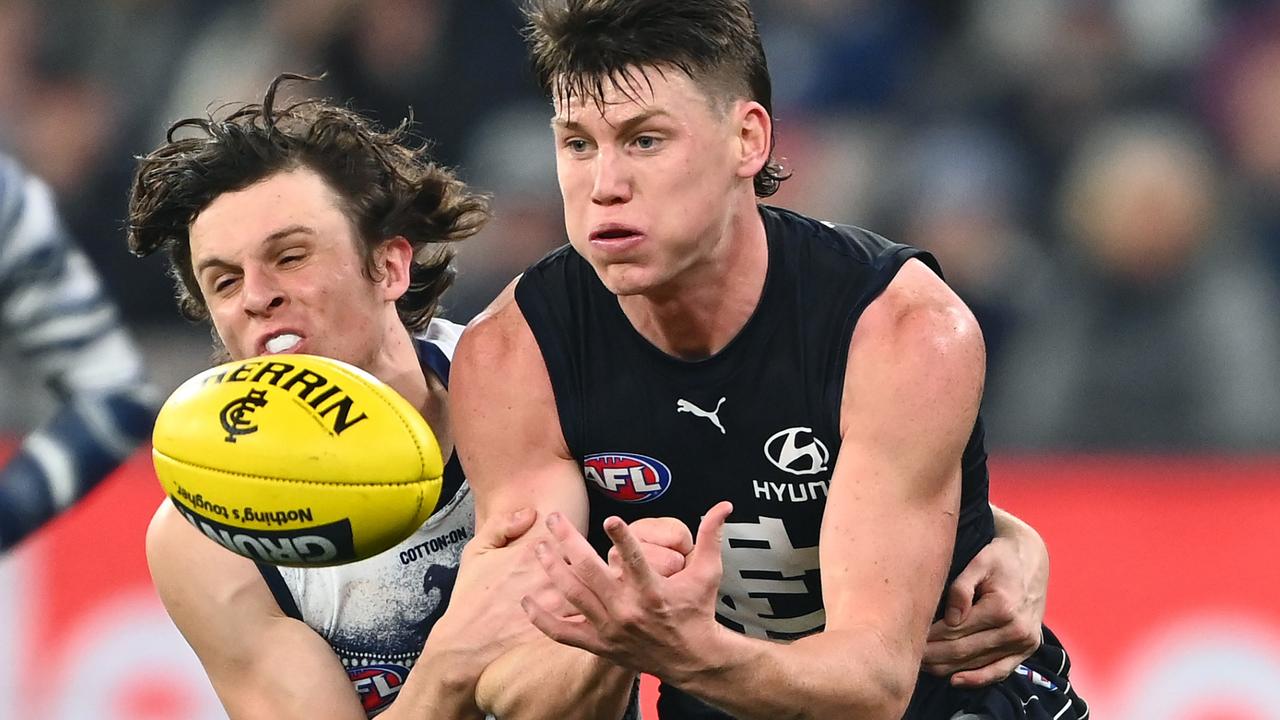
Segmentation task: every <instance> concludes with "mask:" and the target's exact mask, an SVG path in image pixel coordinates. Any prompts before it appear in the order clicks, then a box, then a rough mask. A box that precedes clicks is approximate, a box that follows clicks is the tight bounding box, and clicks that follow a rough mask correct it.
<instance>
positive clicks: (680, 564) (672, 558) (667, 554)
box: [609, 524, 693, 577]
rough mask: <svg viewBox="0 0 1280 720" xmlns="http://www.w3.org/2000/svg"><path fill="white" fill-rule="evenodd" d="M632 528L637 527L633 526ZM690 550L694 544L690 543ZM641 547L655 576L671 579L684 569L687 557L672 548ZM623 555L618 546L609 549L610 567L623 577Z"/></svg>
mask: <svg viewBox="0 0 1280 720" xmlns="http://www.w3.org/2000/svg"><path fill="white" fill-rule="evenodd" d="M632 527H635V525H634V524H632ZM689 546H690V548H692V547H693V543H692V542H690V543H689ZM640 547H641V548H642V549H643V550H644V560H645V562H646V563H648V565H649V567H650V568H651V569H652V570H653V572H654V574H656V575H660V576H662V577H671V576H672V575H675V574H676V573H678V572H680V571H681V570H683V569H684V563H685V557H684V555H683V554H681V553H678V552H676V551H675V550H672V549H671V548H667V547H662V546H660V545H650V544H649V543H647V542H642V543H641V544H640ZM621 563H622V553H621V552H619V551H618V548H617V546H614V547H611V548H609V567H611V568H613V569H614V570H615V571H616V572H617V574H618V575H619V576H621V575H622V568H621Z"/></svg>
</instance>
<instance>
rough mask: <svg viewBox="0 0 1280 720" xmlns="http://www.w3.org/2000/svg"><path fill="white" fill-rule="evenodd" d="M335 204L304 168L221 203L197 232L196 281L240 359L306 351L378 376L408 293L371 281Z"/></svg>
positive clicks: (200, 220)
mask: <svg viewBox="0 0 1280 720" xmlns="http://www.w3.org/2000/svg"><path fill="white" fill-rule="evenodd" d="M338 202H339V201H338V196H337V195H336V194H335V193H334V192H333V190H332V189H331V188H330V187H329V186H328V184H326V183H325V182H324V181H323V180H322V179H321V178H320V176H319V175H317V174H316V173H315V172H314V171H311V170H309V169H298V170H292V171H289V172H281V173H277V174H275V175H272V176H270V177H268V178H266V179H265V180H262V181H261V182H258V183H257V184H255V185H251V186H249V187H247V188H245V189H243V190H239V191H236V192H229V193H224V194H223V195H220V196H218V197H217V198H215V199H214V200H213V202H211V203H210V204H209V206H208V207H207V208H205V209H204V211H203V212H201V213H200V214H199V215H198V216H197V217H196V219H195V221H194V222H193V223H192V224H191V232H190V238H191V263H192V267H193V269H194V271H195V276H196V280H197V282H198V283H199V286H200V291H201V292H202V293H203V295H204V298H205V302H206V304H207V305H208V308H209V314H210V316H211V318H212V320H213V325H214V328H215V329H216V330H217V332H218V337H219V338H221V340H222V342H223V344H224V345H225V346H226V349H227V352H228V353H229V354H230V355H231V357H232V358H233V359H242V358H247V357H253V356H256V355H263V354H275V353H281V352H296V353H297V352H300V353H307V354H311V355H324V356H328V357H333V358H337V359H339V360H344V361H346V362H349V363H352V364H354V365H357V366H359V367H363V368H366V369H372V368H373V367H374V364H375V360H376V358H377V357H378V350H379V348H380V347H382V344H383V341H384V339H385V337H384V333H386V332H387V329H388V327H394V325H389V324H388V322H389V320H390V321H391V322H398V319H396V318H395V317H394V316H395V308H394V302H395V299H396V298H397V297H399V292H403V290H400V291H399V292H396V291H395V289H394V288H393V287H391V285H392V283H388V282H387V281H386V280H385V279H384V280H383V281H374V280H371V279H370V278H369V277H368V276H367V275H366V274H365V272H364V260H363V258H362V257H361V254H360V252H359V249H358V247H357V244H356V243H357V242H358V240H357V238H356V235H355V231H354V229H353V227H352V225H351V222H350V221H349V220H348V219H347V217H346V215H344V214H343V213H342V211H341V210H339V208H338ZM400 242H404V241H400ZM376 253H377V254H376V255H375V258H377V259H379V262H383V258H384V255H385V253H384V251H382V250H379V251H376ZM380 267H381V265H380ZM388 313H390V316H391V317H390V318H389V317H388Z"/></svg>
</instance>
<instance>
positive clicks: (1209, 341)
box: [991, 116, 1280, 452]
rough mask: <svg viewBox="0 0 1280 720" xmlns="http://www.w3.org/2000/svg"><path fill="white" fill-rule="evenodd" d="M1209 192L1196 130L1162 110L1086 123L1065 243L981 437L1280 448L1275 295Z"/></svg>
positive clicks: (1213, 183) (1067, 201) (1092, 446)
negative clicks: (1158, 114)
mask: <svg viewBox="0 0 1280 720" xmlns="http://www.w3.org/2000/svg"><path fill="white" fill-rule="evenodd" d="M1222 191H1223V188H1222V186H1221V179H1220V176H1219V174H1218V170H1217V167H1216V166H1215V164H1214V163H1213V161H1212V159H1211V158H1210V156H1209V154H1208V152H1207V148H1206V146H1205V143H1204V141H1203V139H1202V138H1200V137H1199V136H1198V135H1196V134H1194V133H1193V132H1191V130H1190V129H1189V128H1187V127H1185V126H1183V125H1181V124H1180V123H1177V122H1175V121H1173V120H1172V119H1170V118H1167V117H1155V116H1137V117H1131V118H1125V119H1122V120H1117V121H1113V122H1111V123H1108V124H1104V125H1101V126H1099V127H1097V128H1095V129H1094V130H1093V131H1092V132H1091V134H1090V135H1089V137H1088V138H1086V140H1085V142H1084V144H1083V146H1082V147H1081V149H1080V151H1079V153H1078V155H1077V157H1076V158H1075V161H1074V163H1073V165H1072V167H1071V168H1070V169H1069V171H1068V173H1067V176H1066V181H1065V184H1064V185H1063V189H1062V195H1061V198H1060V218H1061V222H1062V233H1063V236H1064V237H1065V238H1066V239H1067V240H1068V241H1069V243H1070V244H1068V245H1066V246H1064V247H1062V248H1060V249H1059V251H1058V252H1057V254H1056V255H1057V257H1056V258H1055V264H1056V265H1057V268H1056V273H1057V277H1056V279H1055V282H1054V283H1053V286H1052V287H1051V288H1048V289H1047V291H1046V292H1043V293H1041V294H1040V295H1039V301H1040V302H1039V307H1038V308H1037V312H1036V314H1035V316H1034V317H1033V318H1031V319H1030V320H1029V322H1027V323H1026V324H1025V325H1024V326H1023V328H1022V335H1021V337H1019V338H1018V340H1019V343H1018V347H1016V348H1014V349H1013V350H1012V353H1011V355H1010V356H1009V357H1007V358H1005V359H1004V366H1005V367H1004V371H1005V372H1007V373H1008V377H1006V378H1005V379H1004V380H1005V383H1004V385H1003V386H1002V387H1001V388H1000V390H1001V394H1002V397H1000V398H997V399H995V400H993V401H992V403H991V407H992V408H993V409H992V412H991V416H992V418H993V423H992V427H993V431H992V432H993V434H994V435H996V436H998V437H1002V438H1004V441H1005V442H1009V443H1012V444H1016V445H1019V446H1023V447H1035V448H1052V447H1061V446H1069V447H1076V448H1082V449H1087V450H1107V449H1112V450H1128V449H1147V450H1164V451H1176V452H1185V451H1187V450H1191V449H1195V448H1204V447H1217V448H1236V449H1259V448H1266V447H1275V446H1276V444H1277V442H1280V372H1278V371H1277V362H1276V359H1277V358H1278V357H1280V332H1278V331H1280V324H1277V323H1276V322H1275V315H1274V310H1275V308H1276V307H1277V301H1276V298H1275V296H1274V288H1273V287H1271V285H1270V284H1269V278H1268V276H1267V273H1266V269H1265V267H1264V265H1263V263H1262V262H1261V260H1260V258H1259V257H1258V256H1257V254H1256V253H1254V252H1252V249H1251V248H1250V247H1249V246H1248V245H1247V244H1244V243H1240V242H1239V241H1238V239H1237V238H1234V237H1232V236H1231V235H1230V234H1229V233H1228V232H1226V231H1225V229H1224V228H1223V226H1222V222H1221V221H1222V218H1221V217H1220V216H1219V211H1218V210H1219V207H1220V203H1219V200H1220V197H1221V195H1222ZM1010 280H1011V281H1016V279H1015V278H1014V277H1011V278H1010Z"/></svg>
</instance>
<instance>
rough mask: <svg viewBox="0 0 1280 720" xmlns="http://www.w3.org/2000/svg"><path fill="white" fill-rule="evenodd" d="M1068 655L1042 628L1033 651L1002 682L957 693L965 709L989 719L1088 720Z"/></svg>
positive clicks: (1086, 708)
mask: <svg viewBox="0 0 1280 720" xmlns="http://www.w3.org/2000/svg"><path fill="white" fill-rule="evenodd" d="M1070 672H1071V658H1069V657H1067V651H1066V650H1064V649H1063V648H1062V643H1060V642H1058V638H1057V637H1056V636H1054V634H1053V633H1052V632H1051V631H1050V630H1049V628H1044V642H1043V643H1041V644H1040V649H1039V650H1036V652H1035V654H1033V655H1032V656H1031V657H1029V658H1027V659H1026V660H1025V661H1023V663H1022V664H1021V665H1019V666H1018V668H1017V670H1015V671H1014V672H1013V674H1011V675H1010V676H1009V677H1007V678H1005V679H1004V680H1002V681H1001V682H998V683H996V684H995V685H991V686H989V687H985V688H980V689H978V690H968V691H964V692H962V693H961V694H960V704H961V707H962V708H963V710H964V712H966V713H971V714H973V715H977V716H978V717H979V718H984V720H985V719H987V718H990V720H1088V718H1089V706H1088V705H1087V704H1086V703H1085V701H1084V700H1083V699H1082V698H1081V697H1080V696H1079V695H1078V694H1076V691H1075V689H1074V688H1073V687H1071V680H1070V678H1069V677H1068V675H1069V674H1070Z"/></svg>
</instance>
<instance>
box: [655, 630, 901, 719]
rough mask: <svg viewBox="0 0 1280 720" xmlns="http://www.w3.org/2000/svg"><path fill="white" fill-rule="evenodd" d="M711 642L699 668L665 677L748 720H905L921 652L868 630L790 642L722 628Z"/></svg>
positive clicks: (830, 634) (703, 698) (842, 631)
mask: <svg viewBox="0 0 1280 720" xmlns="http://www.w3.org/2000/svg"><path fill="white" fill-rule="evenodd" d="M709 645H710V646H711V647H708V648H707V649H706V651H705V652H704V653H702V657H701V658H700V660H699V666H700V667H697V668H695V669H692V670H690V671H687V672H686V671H679V670H677V671H676V673H675V674H674V675H672V676H663V677H662V679H663V680H664V681H665V682H668V683H670V684H672V685H674V686H676V687H678V688H680V689H681V690H684V691H685V692H688V693H690V694H692V695H694V696H696V697H699V698H701V699H702V700H703V701H705V702H708V703H710V704H712V705H715V706H717V707H719V708H721V709H723V710H725V711H727V712H728V713H729V714H731V715H733V716H734V717H737V718H740V719H741V720H778V719H781V720H802V719H807V718H832V717H856V718H859V719H860V720H881V719H883V720H899V718H901V717H902V714H903V712H905V710H906V707H907V703H908V702H909V701H910V698H911V694H912V691H913V690H914V682H915V678H916V675H917V672H916V670H917V668H918V667H919V655H920V648H915V651H914V652H912V651H911V649H909V648H907V647H904V646H895V645H893V644H892V643H891V641H889V640H888V639H886V638H885V637H883V635H882V634H881V633H879V632H877V631H876V630H874V629H872V628H867V627H854V628H849V629H846V630H839V631H826V632H821V633H818V634H816V635H811V636H809V637H806V638H802V639H800V640H797V641H795V642H793V643H789V644H783V643H776V642H770V641H766V640H757V639H754V638H749V637H746V636H744V635H740V634H738V633H736V632H733V631H731V630H728V629H723V628H722V629H721V632H720V633H719V635H718V639H717V640H716V641H715V642H713V643H709Z"/></svg>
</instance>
